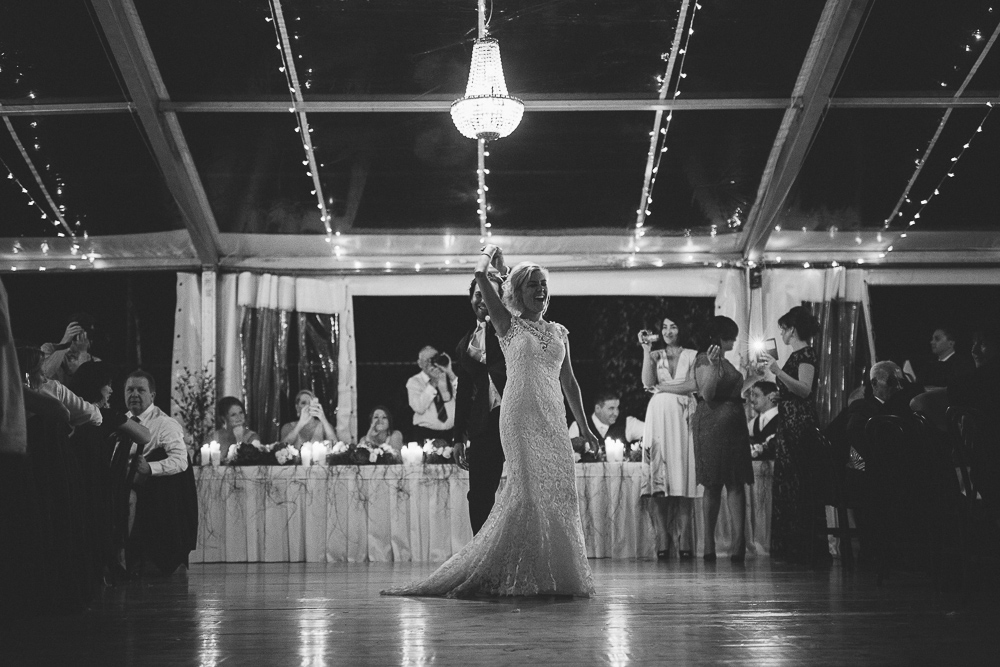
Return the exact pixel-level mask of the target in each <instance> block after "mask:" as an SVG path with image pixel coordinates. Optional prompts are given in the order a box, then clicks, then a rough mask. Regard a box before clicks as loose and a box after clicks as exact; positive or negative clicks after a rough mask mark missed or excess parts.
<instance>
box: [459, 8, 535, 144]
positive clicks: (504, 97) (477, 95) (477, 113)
mask: <svg viewBox="0 0 1000 667" xmlns="http://www.w3.org/2000/svg"><path fill="white" fill-rule="evenodd" d="M483 5H484V2H483V0H479V39H477V40H476V42H475V44H474V45H473V47H472V64H471V65H470V66H469V83H468V85H466V87H465V97H463V98H461V99H458V100H455V101H454V102H452V105H451V119H452V121H454V123H455V127H457V128H458V131H459V132H461V133H462V134H463V135H464V136H466V137H469V138H470V139H484V140H486V141H493V140H494V139H500V138H502V137H506V136H508V135H510V133H511V132H513V131H514V130H515V129H516V128H517V125H518V123H520V122H521V116H522V115H524V102H522V101H521V100H519V99H517V98H516V97H511V96H510V95H508V94H507V82H506V81H505V80H504V78H503V63H501V62H500V44H499V42H497V40H495V39H493V38H492V37H487V36H486V25H485V23H484V20H483Z"/></svg>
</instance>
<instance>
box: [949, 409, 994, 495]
mask: <svg viewBox="0 0 1000 667" xmlns="http://www.w3.org/2000/svg"><path fill="white" fill-rule="evenodd" d="M946 415H947V418H948V442H949V444H950V445H951V452H950V454H951V458H952V463H953V464H954V465H955V469H956V470H957V471H958V474H959V477H960V478H961V480H962V490H963V492H964V493H965V501H966V503H967V504H968V510H969V511H970V513H971V512H972V511H974V506H975V504H976V499H977V497H978V495H979V492H978V491H977V490H976V485H975V481H976V480H975V479H974V475H973V472H972V462H973V460H974V459H975V456H976V450H977V448H978V447H981V446H982V443H983V441H984V436H985V433H984V432H983V427H984V424H985V423H986V420H985V418H984V416H983V413H982V412H980V411H979V410H976V409H975V408H958V407H949V408H948V410H947V412H946Z"/></svg>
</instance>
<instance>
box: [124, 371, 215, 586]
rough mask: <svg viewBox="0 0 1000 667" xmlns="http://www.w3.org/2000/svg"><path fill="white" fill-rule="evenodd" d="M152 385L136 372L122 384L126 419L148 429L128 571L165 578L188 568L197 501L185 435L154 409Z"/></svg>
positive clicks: (139, 466) (146, 375)
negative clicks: (151, 571)
mask: <svg viewBox="0 0 1000 667" xmlns="http://www.w3.org/2000/svg"><path fill="white" fill-rule="evenodd" d="M155 397H156V381H155V380H154V379H153V376H152V375H150V374H149V373H147V372H145V371H142V370H137V371H133V372H132V374H131V375H129V376H128V378H127V379H126V380H125V404H126V405H127V406H128V409H129V413H130V418H131V419H132V420H133V421H135V420H138V421H139V423H140V424H141V425H142V426H144V427H146V428H147V429H149V432H150V436H151V437H150V440H149V442H148V443H146V445H145V446H144V447H143V449H142V454H141V455H140V456H139V457H138V464H137V468H136V504H135V520H134V522H133V525H132V533H131V535H130V536H129V547H128V560H129V569H130V570H132V571H133V572H136V573H138V572H140V571H141V570H142V569H146V568H148V565H149V564H152V565H155V566H156V567H157V568H158V569H159V570H160V571H161V572H162V573H163V574H171V573H173V572H174V571H175V570H176V569H177V568H178V567H179V566H181V565H184V566H187V562H188V554H189V553H190V552H191V550H192V549H194V548H195V544H196V539H197V534H198V497H197V492H196V491H195V485H194V475H193V473H192V471H191V466H190V465H188V456H187V447H186V446H185V444H184V430H183V429H182V428H181V425H180V424H179V423H177V421H176V420H175V419H173V418H172V417H170V415H168V414H167V413H165V412H163V410H161V409H160V408H158V407H156V406H155V405H153V399H154V398H155Z"/></svg>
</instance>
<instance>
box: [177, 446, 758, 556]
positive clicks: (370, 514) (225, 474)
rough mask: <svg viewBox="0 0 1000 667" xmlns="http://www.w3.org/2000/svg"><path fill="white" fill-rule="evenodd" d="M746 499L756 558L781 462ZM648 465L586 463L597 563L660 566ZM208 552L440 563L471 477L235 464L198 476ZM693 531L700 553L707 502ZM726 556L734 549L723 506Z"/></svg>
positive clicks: (420, 470)
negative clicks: (632, 561) (646, 491)
mask: <svg viewBox="0 0 1000 667" xmlns="http://www.w3.org/2000/svg"><path fill="white" fill-rule="evenodd" d="M754 472H755V480H756V483H755V484H754V486H753V487H752V490H750V492H749V493H748V494H747V543H748V548H749V553H750V554H754V553H757V554H760V553H766V552H767V547H768V543H769V540H770V537H769V536H770V516H771V464H770V462H755V463H754ZM647 474H648V466H647V465H645V464H642V463H587V464H578V465H577V466H576V482H577V492H578V494H579V498H580V515H581V519H582V521H583V530H584V535H585V540H586V546H587V555H588V556H589V557H591V558H653V557H655V555H656V537H655V533H654V530H653V524H652V520H651V516H650V513H649V512H650V508H649V504H650V503H649V502H648V500H647V499H644V498H642V497H641V496H640V493H641V490H642V488H643V476H644V475H647ZM195 479H196V480H197V486H198V502H199V526H198V545H197V548H196V549H195V551H193V552H192V553H191V562H193V563H216V562H303V561H304V562H311V563H322V562H351V563H362V562H390V561H428V562H441V561H444V560H447V559H448V558H449V557H450V556H451V555H452V554H454V553H456V552H457V551H458V550H459V549H461V548H462V546H463V545H465V544H466V543H467V542H468V541H469V540H471V539H472V530H471V528H470V526H469V511H468V503H467V501H466V493H467V492H468V488H469V476H468V473H467V472H466V471H464V470H461V469H460V468H458V467H457V466H454V465H420V466H403V465H390V466H330V467H327V466H259V467H258V466H231V467H219V468H214V467H201V468H196V469H195ZM693 526H694V530H695V539H696V545H697V549H698V551H699V552H700V551H701V548H702V544H703V542H704V540H703V539H702V534H703V530H704V529H703V526H704V521H703V518H702V507H701V501H700V499H699V500H698V501H696V503H695V507H694V517H693ZM716 539H717V547H718V553H720V554H724V553H726V548H727V547H728V545H729V542H730V541H729V519H728V517H727V516H726V510H725V504H723V510H722V516H721V517H720V520H719V529H718V531H717V538H716Z"/></svg>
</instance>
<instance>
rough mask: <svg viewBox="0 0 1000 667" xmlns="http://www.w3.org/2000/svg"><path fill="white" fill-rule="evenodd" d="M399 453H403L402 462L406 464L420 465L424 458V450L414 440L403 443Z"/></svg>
mask: <svg viewBox="0 0 1000 667" xmlns="http://www.w3.org/2000/svg"><path fill="white" fill-rule="evenodd" d="M400 453H401V454H402V455H403V464H404V465H408V466H413V465H420V463H421V462H423V460H424V450H422V449H421V448H420V445H418V444H417V443H415V442H411V443H408V444H406V445H403V448H402V450H401V451H400Z"/></svg>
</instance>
